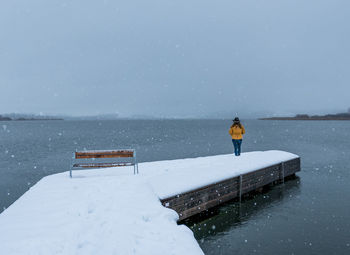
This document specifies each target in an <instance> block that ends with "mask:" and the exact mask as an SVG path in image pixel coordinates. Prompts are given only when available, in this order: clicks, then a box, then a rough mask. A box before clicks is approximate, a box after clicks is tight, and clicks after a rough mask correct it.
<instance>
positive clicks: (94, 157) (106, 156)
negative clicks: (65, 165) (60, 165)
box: [69, 149, 139, 178]
mask: <svg viewBox="0 0 350 255" xmlns="http://www.w3.org/2000/svg"><path fill="white" fill-rule="evenodd" d="M121 158H123V159H126V158H129V159H130V160H129V161H128V162H125V161H123V162H121V161H120V159H121ZM118 166H134V174H136V173H139V166H138V163H137V160H136V151H135V150H133V149H127V150H105V151H102V150H98V151H76V152H75V153H74V154H73V158H72V166H71V168H70V173H69V175H70V177H71V178H72V171H73V170H74V169H82V168H102V167H118Z"/></svg>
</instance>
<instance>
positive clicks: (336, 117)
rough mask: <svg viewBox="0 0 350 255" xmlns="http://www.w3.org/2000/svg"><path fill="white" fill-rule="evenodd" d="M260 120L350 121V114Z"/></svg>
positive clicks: (301, 115) (300, 115)
mask: <svg viewBox="0 0 350 255" xmlns="http://www.w3.org/2000/svg"><path fill="white" fill-rule="evenodd" d="M259 120H350V113H338V114H327V115H322V116H319V115H314V116H309V115H307V114H298V115H296V116H294V117H268V118H259Z"/></svg>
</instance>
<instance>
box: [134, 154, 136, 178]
mask: <svg viewBox="0 0 350 255" xmlns="http://www.w3.org/2000/svg"><path fill="white" fill-rule="evenodd" d="M135 174H136V150H134V175H135Z"/></svg>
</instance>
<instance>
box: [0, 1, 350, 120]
mask: <svg viewBox="0 0 350 255" xmlns="http://www.w3.org/2000/svg"><path fill="white" fill-rule="evenodd" d="M0 33H1V34H0V88H1V91H0V114H1V113H11V112H20V113H39V112H42V113H44V114H69V115H94V114H107V113H119V114H120V115H121V116H130V115H153V116H167V117H189V116H196V117H203V116H211V117H213V116H214V117H215V116H218V117H221V116H231V115H235V114H238V115H239V116H242V117H244V116H246V117H249V116H257V115H264V114H294V113H304V112H305V113H317V112H322V111H324V112H325V113H327V112H333V111H337V110H342V111H346V110H347V108H348V107H350V100H349V95H350V1H349V0H343V1H340V0H339V1H338V0H328V1H324V0H307V1H306V0H283V1H282V0H265V1H263V0H241V1H235V0H227V1H213V0H210V1H206V0H197V1H192V0H176V1H174V0H170V1H168V0H159V1H158V0H147V1H145V0H142V1H131V0H130V1H116V0H111V1H107V0H104V1H102V0H95V1H90V0H73V1H63V0H50V1H48V0H30V1H28V0H8V1H5V0H4V1H1V2H0Z"/></svg>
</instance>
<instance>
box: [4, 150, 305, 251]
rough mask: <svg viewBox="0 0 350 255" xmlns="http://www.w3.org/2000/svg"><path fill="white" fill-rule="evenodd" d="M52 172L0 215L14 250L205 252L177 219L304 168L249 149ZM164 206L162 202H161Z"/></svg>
mask: <svg viewBox="0 0 350 255" xmlns="http://www.w3.org/2000/svg"><path fill="white" fill-rule="evenodd" d="M139 169H140V174H139V175H133V169H132V167H123V168H105V169H95V170H81V171H75V172H74V178H69V173H68V172H64V173H60V174H55V175H51V176H47V177H45V178H43V179H42V180H41V181H39V182H38V183H37V184H36V185H34V186H33V187H32V188H31V189H30V190H29V191H28V192H26V193H25V194H24V195H23V196H22V197H21V198H20V199H18V200H17V201H16V202H15V203H14V204H13V205H11V206H10V207H9V208H8V209H6V210H5V211H4V212H3V213H2V214H0V227H1V231H0V247H1V252H2V253H4V254H7V255H11V254H36V255H37V254H84V255H86V254H104V255H105V254H203V252H202V250H201V249H200V247H199V245H198V244H197V242H196V240H195V239H194V236H193V233H192V232H191V231H190V229H188V228H187V227H186V226H184V225H177V221H178V220H182V219H185V218H187V217H190V216H192V215H194V214H197V213H199V212H202V211H203V210H207V209H208V208H211V207H213V206H216V205H219V204H220V203H223V202H226V201H228V200H230V199H233V198H237V197H239V196H240V195H242V194H244V193H247V192H249V191H251V190H254V189H257V188H259V187H262V186H264V185H267V184H269V183H273V182H275V181H277V180H282V179H284V177H287V176H289V175H292V174H295V172H297V171H299V170H300V158H299V157H298V156H297V155H294V154H291V153H287V152H283V151H266V152H249V153H243V154H241V156H240V157H235V156H233V155H232V154H230V155H218V156H210V157H201V158H194V159H180V160H169V161H157V162H147V163H140V164H139ZM162 204H163V205H164V206H163V205H162Z"/></svg>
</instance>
